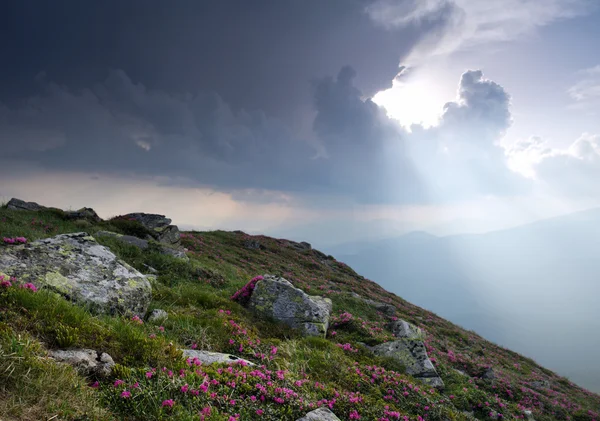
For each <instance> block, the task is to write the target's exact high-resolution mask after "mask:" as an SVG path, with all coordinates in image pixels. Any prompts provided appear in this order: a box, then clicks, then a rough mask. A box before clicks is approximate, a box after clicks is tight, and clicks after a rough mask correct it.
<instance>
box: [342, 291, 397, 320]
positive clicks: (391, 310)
mask: <svg viewBox="0 0 600 421" xmlns="http://www.w3.org/2000/svg"><path fill="white" fill-rule="evenodd" d="M350 295H352V296H353V297H354V298H357V299H359V300H361V301H362V302H364V303H365V304H367V305H369V306H371V307H374V308H375V310H377V311H380V312H382V313H383V314H385V315H386V316H393V315H394V314H396V307H394V306H393V305H391V304H386V303H382V302H380V301H375V300H371V299H369V298H364V297H363V296H361V295H360V294H357V293H356V292H351V293H350Z"/></svg>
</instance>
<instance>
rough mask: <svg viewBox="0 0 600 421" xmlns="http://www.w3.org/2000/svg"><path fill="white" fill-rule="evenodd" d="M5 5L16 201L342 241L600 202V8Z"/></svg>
mask: <svg viewBox="0 0 600 421" xmlns="http://www.w3.org/2000/svg"><path fill="white" fill-rule="evenodd" d="M59 4H60V6H61V7H56V5H57V4H56V3H52V4H50V3H49V2H44V1H33V0H23V1H19V2H3V3H2V4H1V5H0V57H1V60H2V67H1V69H2V70H1V74H2V78H1V79H0V199H1V200H5V201H6V200H8V199H10V198H11V197H19V198H21V199H24V200H32V201H37V202H39V203H42V204H44V205H48V206H57V207H61V208H73V209H76V208H80V207H83V206H88V207H93V208H94V209H96V211H97V212H98V213H99V214H100V215H101V216H102V217H105V218H106V217H110V216H114V215H118V214H122V213H127V212H134V211H146V212H156V213H162V214H166V215H167V216H169V217H170V218H172V219H173V221H174V223H177V224H178V225H179V226H180V227H183V228H195V229H217V228H218V229H230V230H235V229H241V230H244V231H246V232H250V233H259V232H260V233H264V234H268V235H275V236H281V237H283V236H287V237H288V238H293V239H296V240H298V241H303V240H306V241H310V242H313V243H315V244H317V245H323V246H330V245H334V244H339V243H343V242H347V241H353V240H356V239H373V238H384V237H392V236H395V235H398V234H401V233H403V232H408V231H412V230H426V231H429V232H432V233H436V234H452V233H459V232H485V231H490V230H494V229H500V228H506V227H510V226H515V225H518V224H521V223H526V222H531V221H534V220H537V219H541V218H545V217H551V216H556V215H560V214H565V213H569V212H573V211H577V210H583V209H589V208H593V207H595V206H600V183H598V181H597V180H599V179H600V118H599V112H600V51H599V50H598V48H597V45H596V44H597V42H596V41H595V40H597V39H599V37H600V1H598V0H539V1H534V0H488V1H486V2H481V1H478V0H419V1H417V0H406V1H403V0H393V1H392V0H329V1H327V2H323V1H320V0H305V1H295V0H278V1H266V0H257V1H253V2H246V1H231V0H222V1H219V2H196V1H185V0H178V1H176V2H160V1H157V0H150V1H144V2H142V1H141V0H131V1H128V2H119V1H112V0H107V1H104V2H92V3H90V2H79V1H74V0H61V1H60V2H59Z"/></svg>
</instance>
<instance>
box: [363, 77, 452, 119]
mask: <svg viewBox="0 0 600 421" xmlns="http://www.w3.org/2000/svg"><path fill="white" fill-rule="evenodd" d="M373 102H375V103H376V104H377V105H380V106H382V107H384V108H385V110H386V111H387V114H388V115H389V116H390V117H391V118H393V119H395V120H398V121H399V122H400V124H401V125H402V126H404V127H405V128H406V129H408V130H410V126H411V125H413V124H420V125H422V126H423V127H426V128H427V127H432V126H435V125H436V124H437V123H438V121H439V119H440V115H441V113H442V109H443V106H444V103H445V102H446V101H445V100H444V99H443V98H441V95H440V94H439V93H438V92H436V82H435V81H433V80H432V79H431V78H430V77H428V76H426V75H423V74H419V75H416V74H412V73H408V74H407V72H406V70H405V69H404V68H403V69H402V71H401V72H400V73H399V74H398V76H397V77H396V78H395V79H394V81H393V84H392V87H391V88H389V89H386V90H384V91H380V92H378V93H377V94H376V95H375V96H374V97H373Z"/></svg>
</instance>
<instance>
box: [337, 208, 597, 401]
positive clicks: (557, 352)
mask: <svg viewBox="0 0 600 421" xmlns="http://www.w3.org/2000/svg"><path fill="white" fill-rule="evenodd" d="M415 238H417V237H415V235H406V236H401V237H399V238H396V239H393V240H386V241H381V242H373V243H363V244H353V245H352V252H351V253H347V254H344V253H343V252H344V250H340V251H341V252H342V253H341V254H338V253H337V251H336V249H332V250H329V251H330V252H332V253H335V254H336V255H338V256H339V257H340V259H343V260H344V261H347V262H348V263H350V264H352V265H353V267H355V268H356V269H357V270H358V271H359V272H361V273H363V274H364V275H365V276H369V277H371V278H372V279H377V280H378V281H379V282H381V284H382V285H384V286H385V287H386V288H388V289H390V290H392V291H398V292H400V291H402V295H403V296H404V297H405V298H406V299H409V300H411V301H412V302H415V303H417V304H419V305H421V306H423V307H426V308H428V309H431V310H434V311H436V312H438V313H439V314H440V315H443V316H444V317H447V318H449V319H451V320H453V321H455V322H457V323H459V324H461V325H463V326H465V327H468V328H470V329H474V330H476V331H477V332H479V333H481V334H483V335H484V336H485V337H488V338H490V339H492V340H494V341H496V342H498V343H501V344H503V345H506V346H510V347H511V348H514V349H516V350H519V351H520V352H524V353H526V354H527V355H529V356H533V357H535V358H537V359H539V360H540V361H541V362H543V363H545V364H547V365H549V366H550V367H552V368H554V369H557V370H559V371H560V372H561V373H563V374H566V375H568V376H569V377H571V378H573V379H575V380H576V381H579V382H581V384H584V385H586V386H587V387H589V388H592V389H594V390H600V364H598V363H597V360H596V354H597V352H596V350H597V349H598V348H599V347H600V335H590V332H595V331H596V332H597V331H598V329H600V323H599V322H598V320H600V309H599V308H598V306H597V302H596V298H595V297H597V296H598V294H600V281H599V277H600V259H598V258H597V256H598V253H599V251H600V210H599V209H592V210H590V211H585V212H578V213H575V214H571V215H567V216H562V217H557V218H552V219H548V220H543V221H539V222H536V223H532V224H528V225H525V226H521V227H517V228H512V229H507V230H502V231H496V232H490V233H486V234H477V235H475V234H469V235H453V236H448V237H435V236H426V235H418V241H415ZM348 250H349V249H348V247H346V251H348ZM432 291H435V293H432ZM556 332H560V341H558V342H557V340H556V335H557V333H556ZM567 356H568V357H567Z"/></svg>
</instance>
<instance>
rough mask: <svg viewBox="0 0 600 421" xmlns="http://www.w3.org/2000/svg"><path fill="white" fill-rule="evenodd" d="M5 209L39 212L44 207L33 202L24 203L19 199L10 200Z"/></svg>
mask: <svg viewBox="0 0 600 421" xmlns="http://www.w3.org/2000/svg"><path fill="white" fill-rule="evenodd" d="M6 207H7V208H8V209H11V210H25V211H39V210H44V209H46V207H45V206H42V205H40V204H38V203H35V202H26V201H24V200H21V199H17V198H14V197H13V198H12V199H10V200H9V201H8V203H7V204H6Z"/></svg>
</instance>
